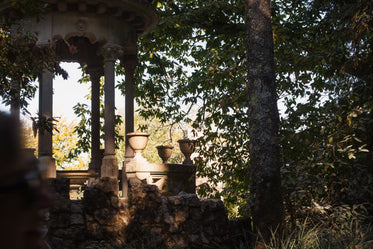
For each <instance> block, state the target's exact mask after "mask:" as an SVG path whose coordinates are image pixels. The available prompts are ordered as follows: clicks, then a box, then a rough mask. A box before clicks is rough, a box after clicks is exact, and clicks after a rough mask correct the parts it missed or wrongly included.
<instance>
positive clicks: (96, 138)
mask: <svg viewBox="0 0 373 249" xmlns="http://www.w3.org/2000/svg"><path fill="white" fill-rule="evenodd" d="M87 73H88V74H89V76H90V78H91V83H92V86H91V162H90V164H89V169H88V171H89V172H92V173H96V174H100V173H101V169H100V168H101V156H100V154H101V153H100V78H101V76H102V75H103V68H102V66H88V67H87Z"/></svg>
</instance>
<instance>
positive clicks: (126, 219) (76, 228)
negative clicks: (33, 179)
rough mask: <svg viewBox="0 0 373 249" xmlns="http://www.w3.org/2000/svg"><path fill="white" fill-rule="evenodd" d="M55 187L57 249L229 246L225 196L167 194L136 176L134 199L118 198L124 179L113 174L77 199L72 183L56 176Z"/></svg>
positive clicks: (52, 230) (52, 237)
mask: <svg viewBox="0 0 373 249" xmlns="http://www.w3.org/2000/svg"><path fill="white" fill-rule="evenodd" d="M52 185H53V186H54V188H53V189H54V190H55V191H56V192H57V193H56V198H55V199H56V201H55V205H54V207H53V208H51V210H50V219H49V232H48V241H49V244H50V245H51V248H52V249H60V248H63V249H74V248H77V249H80V248H123V245H130V246H131V247H132V248H138V247H140V246H141V245H144V243H149V244H151V247H152V248H161V247H166V248H175V247H177V248H224V247H227V246H226V243H227V241H229V237H230V232H229V231H230V229H231V228H230V225H229V220H228V217H227V211H226V208H225V207H224V205H223V203H222V202H221V201H220V200H213V199H199V198H197V196H196V195H195V194H186V193H180V194H179V195H177V196H163V195H161V193H160V191H159V190H158V188H157V187H156V186H154V185H146V184H144V183H143V182H141V181H140V180H138V179H135V178H130V179H129V196H128V199H122V198H118V190H117V189H118V183H117V181H116V180H115V179H110V178H101V179H100V180H98V181H97V182H96V183H95V184H93V185H92V186H90V187H88V188H87V189H86V190H85V192H84V199H83V200H75V201H72V200H69V197H68V181H66V180H61V179H55V181H54V183H53V184H52ZM66 191H67V192H66ZM104 245H105V247H104ZM108 245H110V246H108Z"/></svg>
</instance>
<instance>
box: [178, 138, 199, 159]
mask: <svg viewBox="0 0 373 249" xmlns="http://www.w3.org/2000/svg"><path fill="white" fill-rule="evenodd" d="M177 142H178V143H179V146H180V150H181V153H183V154H184V156H185V160H184V162H183V164H193V161H192V159H190V156H191V155H192V154H193V152H194V150H195V148H196V140H191V139H188V138H184V139H180V140H178V141H177Z"/></svg>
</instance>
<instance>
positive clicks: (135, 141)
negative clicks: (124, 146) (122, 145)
mask: <svg viewBox="0 0 373 249" xmlns="http://www.w3.org/2000/svg"><path fill="white" fill-rule="evenodd" d="M149 136H150V134H149V133H146V132H131V133H127V138H128V143H129V145H130V146H131V148H132V149H133V150H134V152H135V158H136V157H137V158H138V157H142V156H141V152H142V151H143V150H144V149H145V148H146V145H147V144H148V138H149Z"/></svg>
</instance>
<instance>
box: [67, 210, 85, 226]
mask: <svg viewBox="0 0 373 249" xmlns="http://www.w3.org/2000/svg"><path fill="white" fill-rule="evenodd" d="M84 224H85V221H84V216H83V214H78V213H74V214H71V216H70V225H84Z"/></svg>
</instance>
